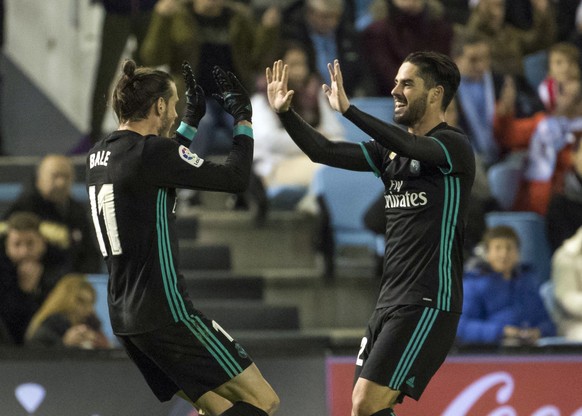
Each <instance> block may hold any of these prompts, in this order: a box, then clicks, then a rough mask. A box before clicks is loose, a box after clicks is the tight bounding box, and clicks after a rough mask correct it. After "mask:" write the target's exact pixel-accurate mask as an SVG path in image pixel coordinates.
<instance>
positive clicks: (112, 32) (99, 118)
mask: <svg viewBox="0 0 582 416" xmlns="http://www.w3.org/2000/svg"><path fill="white" fill-rule="evenodd" d="M92 1H93V2H95V3H97V2H99V3H102V4H103V9H104V11H105V15H104V16H103V22H102V25H101V39H100V40H101V45H100V49H99V57H98V59H97V71H96V74H95V82H94V83H93V93H92V98H91V108H90V121H89V132H88V133H87V134H86V136H84V137H83V138H82V139H81V141H80V142H79V143H78V144H77V146H76V147H75V148H73V149H72V150H71V153H72V154H85V153H86V152H87V151H88V150H89V149H90V148H91V146H93V145H94V144H95V143H96V142H97V141H98V140H101V139H102V138H103V130H102V127H103V121H104V119H105V114H106V112H107V105H108V102H109V98H110V97H109V95H110V94H109V89H110V88H111V83H112V81H113V77H114V75H115V72H116V70H117V67H118V65H119V61H120V59H121V55H122V53H123V51H124V49H125V47H126V44H127V41H128V39H129V38H130V37H133V38H135V41H136V51H134V53H133V55H132V56H133V59H135V60H136V61H137V62H138V63H139V62H140V61H139V58H138V56H137V55H138V54H137V53H135V52H137V51H138V50H139V48H140V46H141V44H142V42H143V40H144V38H145V35H146V32H147V29H148V26H149V23H150V18H151V15H152V9H153V8H154V5H155V3H156V1H157V0H92Z"/></svg>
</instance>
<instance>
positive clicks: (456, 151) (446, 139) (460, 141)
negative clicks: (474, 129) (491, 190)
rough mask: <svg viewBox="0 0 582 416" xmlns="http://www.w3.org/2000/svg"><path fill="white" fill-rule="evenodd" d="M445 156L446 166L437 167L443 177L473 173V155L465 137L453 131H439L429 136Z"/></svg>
mask: <svg viewBox="0 0 582 416" xmlns="http://www.w3.org/2000/svg"><path fill="white" fill-rule="evenodd" d="M429 138H430V139H432V140H433V141H434V142H435V143H436V144H438V145H439V146H440V147H441V149H442V151H443V152H444V154H445V158H446V164H444V165H439V169H440V170H441V172H442V173H443V174H445V175H448V174H457V173H468V172H474V171H475V154H474V153H473V149H472V147H471V144H470V143H469V141H468V140H467V139H466V137H465V136H464V135H463V134H461V133H458V132H456V131H454V130H439V131H436V132H435V133H434V134H433V135H431V136H429Z"/></svg>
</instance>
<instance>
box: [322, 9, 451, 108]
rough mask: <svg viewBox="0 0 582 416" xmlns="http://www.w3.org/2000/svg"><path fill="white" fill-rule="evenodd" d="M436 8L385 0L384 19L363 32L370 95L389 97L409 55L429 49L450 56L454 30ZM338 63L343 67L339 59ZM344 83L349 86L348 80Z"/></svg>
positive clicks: (440, 10) (364, 56)
mask: <svg viewBox="0 0 582 416" xmlns="http://www.w3.org/2000/svg"><path fill="white" fill-rule="evenodd" d="M439 6H441V5H440V4H439V3H438V2H434V1H429V0H388V1H387V12H386V16H383V17H381V18H379V19H377V20H376V21H375V22H373V23H371V24H370V25H369V26H368V27H367V28H366V29H365V30H364V31H363V32H362V42H363V51H364V53H363V58H364V61H367V62H369V63H370V71H371V73H372V77H373V79H374V82H375V84H376V91H375V93H374V94H373V95H377V96H381V97H385V96H390V92H391V91H392V88H393V87H394V79H395V78H396V73H397V72H398V68H399V67H400V64H401V63H402V61H403V60H404V58H406V56H407V55H408V54H409V53H411V52H415V51H422V50H431V51H434V52H441V53H444V54H447V55H448V54H450V51H451V42H452V39H453V28H452V25H451V24H450V23H449V22H448V21H447V20H445V19H444V18H443V11H442V7H439ZM328 62H333V61H332V60H330V61H328ZM340 62H342V68H343V65H344V63H343V61H342V59H341V58H340ZM342 72H343V70H342ZM324 79H326V78H324ZM344 81H345V84H346V85H349V80H347V79H344Z"/></svg>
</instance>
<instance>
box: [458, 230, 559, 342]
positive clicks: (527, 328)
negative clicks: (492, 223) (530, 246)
mask: <svg viewBox="0 0 582 416" xmlns="http://www.w3.org/2000/svg"><path fill="white" fill-rule="evenodd" d="M482 244H483V251H484V253H483V258H482V259H476V260H475V262H474V264H473V265H471V266H468V267H467V270H466V271H465V275H464V277H463V290H464V300H463V314H462V315H461V320H460V322H459V328H458V331H457V339H458V342H459V343H460V344H506V345H531V344H535V342H536V341H537V340H538V339H539V338H541V337H547V336H553V335H554V334H555V327H554V324H553V322H552V320H551V319H550V316H549V315H548V313H547V311H546V309H545V307H544V304H543V302H542V299H541V296H540V294H539V291H538V287H537V285H536V281H537V279H536V277H535V272H534V271H532V270H530V269H529V268H528V267H527V266H526V265H522V264H520V262H519V255H520V254H519V249H520V247H519V246H520V242H519V237H518V236H517V233H516V232H515V231H514V230H513V229H512V228H511V227H508V226H497V227H492V228H490V229H488V230H487V231H486V232H485V234H484V236H483V241H482Z"/></svg>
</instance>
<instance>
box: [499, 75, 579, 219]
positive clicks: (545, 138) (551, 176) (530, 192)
mask: <svg viewBox="0 0 582 416" xmlns="http://www.w3.org/2000/svg"><path fill="white" fill-rule="evenodd" d="M557 98H558V100H557V107H556V110H555V112H554V114H553V115H548V116H547V117H544V118H542V119H541V120H540V121H539V122H538V123H536V124H535V130H534V132H533V134H531V139H530V140H529V146H528V148H527V155H526V159H525V162H524V170H523V177H522V180H521V183H520V186H519V190H518V193H517V196H516V199H515V203H514V206H513V209H514V210H517V211H533V212H537V213H538V214H540V215H543V216H545V215H546V213H547V209H548V204H549V201H550V197H551V195H552V194H553V193H557V192H562V190H563V188H564V178H565V174H566V172H567V171H568V170H570V169H571V166H572V147H573V145H574V143H575V141H576V140H579V139H578V137H580V136H582V87H581V81H580V79H572V80H570V81H568V82H564V83H563V84H562V88H561V91H560V93H559V95H558V97H557ZM524 121H525V120H524ZM506 126H509V124H506ZM518 131H519V129H514V131H513V132H512V133H511V136H513V137H517V134H518ZM524 131H525V130H524Z"/></svg>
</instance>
